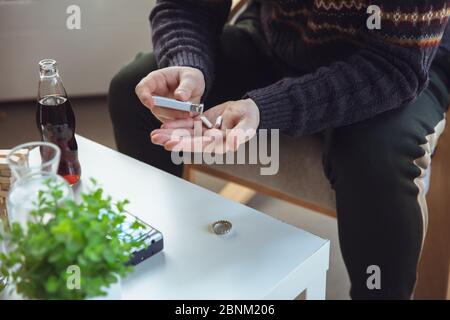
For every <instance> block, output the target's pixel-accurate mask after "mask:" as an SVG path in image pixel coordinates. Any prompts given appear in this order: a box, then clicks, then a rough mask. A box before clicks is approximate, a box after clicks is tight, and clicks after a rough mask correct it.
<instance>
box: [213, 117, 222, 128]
mask: <svg viewBox="0 0 450 320" xmlns="http://www.w3.org/2000/svg"><path fill="white" fill-rule="evenodd" d="M222 121H223V117H222V116H218V117H217V119H216V123H215V124H214V128H220V127H221V126H222Z"/></svg>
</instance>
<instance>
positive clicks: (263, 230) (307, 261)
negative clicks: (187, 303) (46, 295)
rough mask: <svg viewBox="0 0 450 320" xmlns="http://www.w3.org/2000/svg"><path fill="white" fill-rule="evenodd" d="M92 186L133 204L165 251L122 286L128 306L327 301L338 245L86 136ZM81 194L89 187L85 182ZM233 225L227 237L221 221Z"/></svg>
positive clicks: (83, 150) (84, 155) (84, 152)
mask: <svg viewBox="0 0 450 320" xmlns="http://www.w3.org/2000/svg"><path fill="white" fill-rule="evenodd" d="M77 140H78V144H79V157H80V162H81V165H82V169H83V172H82V176H83V179H84V181H87V180H88V178H89V177H95V178H96V179H97V180H98V181H99V182H100V183H101V184H102V186H103V187H104V189H105V191H106V193H107V194H110V195H112V196H113V197H114V198H115V199H123V198H127V199H129V200H130V201H131V204H130V205H129V206H128V207H127V208H128V210H129V211H130V212H131V213H133V214H135V215H136V216H138V217H139V218H141V219H142V220H144V221H146V222H148V223H149V224H151V225H153V226H154V227H156V228H157V229H159V230H160V231H161V232H162V233H163V235H164V250H163V252H161V253H158V254H157V255H155V256H153V257H151V258H150V259H148V260H146V261H144V262H142V263H141V264H139V265H138V266H137V267H136V269H135V271H134V272H133V273H132V274H131V275H129V276H128V277H127V278H126V279H124V280H123V281H122V298H123V299H294V298H295V297H297V296H298V295H299V294H300V293H302V292H303V291H304V290H306V298H307V299H324V298H325V284H326V272H327V270H328V263H329V250H330V243H329V241H328V240H324V239H322V238H319V237H317V236H315V235H312V234H310V233H308V232H306V231H303V230H301V229H298V228H296V227H293V226H291V225H288V224H286V223H283V222H281V221H278V220H276V219H274V218H272V217H269V216H267V215H265V214H263V213H260V212H258V211H256V210H253V209H251V208H249V207H246V206H244V205H241V204H239V203H235V202H232V201H230V200H228V199H225V198H223V197H221V196H220V195H218V194H215V193H213V192H210V191H208V190H205V189H203V188H201V187H199V186H196V185H194V184H192V183H189V182H187V181H185V180H183V179H180V178H177V177H174V176H172V175H169V174H167V173H165V172H163V171H161V170H158V169H156V168H154V167H151V166H149V165H147V164H144V163H142V162H139V161H137V160H134V159H132V158H130V157H128V156H126V155H123V154H121V153H118V152H116V151H113V150H111V149H109V148H107V147H105V146H102V145H99V144H97V143H95V142H92V141H90V140H88V139H85V138H83V137H80V136H78V137H77ZM81 187H83V182H82V185H81ZM221 219H226V220H229V221H231V222H232V224H233V232H232V234H230V235H228V236H226V237H220V236H217V235H215V234H214V233H212V231H211V230H210V225H211V223H213V222H214V221H216V220H221Z"/></svg>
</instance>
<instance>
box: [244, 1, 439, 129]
mask: <svg viewBox="0 0 450 320" xmlns="http://www.w3.org/2000/svg"><path fill="white" fill-rule="evenodd" d="M390 1H391V0H390ZM393 2H398V1H397V0H395V1H393ZM393 5H395V4H393ZM438 21H439V20H438ZM446 24H447V17H445V18H444V19H442V20H441V21H440V24H438V25H436V23H434V24H428V23H427V22H423V23H422V22H420V23H418V24H417V26H415V27H414V28H413V27H412V25H411V26H405V24H398V25H394V23H391V21H384V20H383V19H382V28H381V30H369V29H367V28H362V31H361V35H360V37H359V39H360V44H359V49H358V50H357V51H355V53H354V54H353V55H351V56H349V57H348V59H347V60H345V61H337V62H335V63H333V64H330V65H329V66H325V67H321V68H319V69H317V70H316V71H315V72H313V73H310V74H306V75H304V76H301V77H298V78H284V79H282V80H280V81H279V82H277V83H275V84H273V85H270V86H268V87H265V88H260V89H257V90H253V91H250V92H248V93H247V96H248V97H250V98H251V99H252V100H254V101H255V103H256V104H257V105H258V107H259V109H260V119H261V121H260V127H261V128H267V129H275V128H276V129H280V130H281V131H284V132H286V133H287V134H289V135H305V134H312V133H315V132H318V131H321V130H324V129H326V128H329V127H339V126H344V125H348V124H352V123H356V122H359V121H362V120H365V119H368V118H371V117H373V116H375V115H377V114H379V113H382V112H385V111H388V110H390V109H394V108H398V107H400V106H403V105H405V104H407V103H410V102H412V101H413V100H414V99H415V98H416V97H417V96H418V95H419V94H420V93H421V91H422V90H423V89H424V88H425V87H426V85H427V81H428V70H429V67H430V64H431V62H432V60H433V57H434V55H435V53H436V51H437V49H438V47H439V42H440V39H441V38H442V34H443V32H444V29H445V26H446Z"/></svg>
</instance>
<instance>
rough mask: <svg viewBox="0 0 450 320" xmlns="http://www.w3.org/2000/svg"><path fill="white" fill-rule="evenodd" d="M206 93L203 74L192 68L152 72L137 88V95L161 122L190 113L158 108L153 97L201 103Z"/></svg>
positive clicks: (173, 68) (183, 116) (184, 116)
mask: <svg viewBox="0 0 450 320" xmlns="http://www.w3.org/2000/svg"><path fill="white" fill-rule="evenodd" d="M204 91H205V79H204V76H203V73H202V72H201V71H200V70H198V69H195V68H191V67H168V68H164V69H160V70H156V71H153V72H150V73H149V74H148V75H147V76H146V77H145V78H144V79H142V80H141V82H139V84H138V85H137V86H136V94H137V96H138V97H139V100H141V102H142V104H143V105H145V106H146V107H147V108H149V109H150V111H151V112H152V113H153V114H154V115H155V117H156V118H158V119H159V120H160V121H161V122H163V123H164V122H166V121H169V120H174V119H183V118H188V117H189V112H185V111H179V110H171V109H167V108H160V107H156V106H155V105H154V102H153V98H152V96H153V95H156V96H163V97H167V98H174V99H177V100H180V101H191V102H194V103H199V102H200V99H201V97H202V95H203V93H204Z"/></svg>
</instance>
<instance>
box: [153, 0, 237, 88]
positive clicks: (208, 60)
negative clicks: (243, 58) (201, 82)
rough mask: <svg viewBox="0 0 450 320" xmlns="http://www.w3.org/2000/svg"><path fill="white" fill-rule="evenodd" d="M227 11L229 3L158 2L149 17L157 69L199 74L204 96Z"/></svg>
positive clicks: (210, 0) (222, 0) (218, 0)
mask: <svg viewBox="0 0 450 320" xmlns="http://www.w3.org/2000/svg"><path fill="white" fill-rule="evenodd" d="M230 7H231V0H183V1H179V0H158V1H157V3H156V6H155V8H154V9H153V10H152V12H151V14H150V24H151V27H152V40H153V46H154V53H155V56H156V60H157V62H158V66H159V67H160V68H164V67H169V66H188V67H193V68H197V69H199V70H201V71H202V73H203V75H204V77H205V83H206V90H205V94H206V92H207V91H208V89H209V88H210V87H211V84H212V82H213V78H214V58H215V45H216V42H217V37H218V34H219V33H220V32H221V30H222V28H223V26H224V24H225V22H226V20H227V18H228V14H229V11H230Z"/></svg>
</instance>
